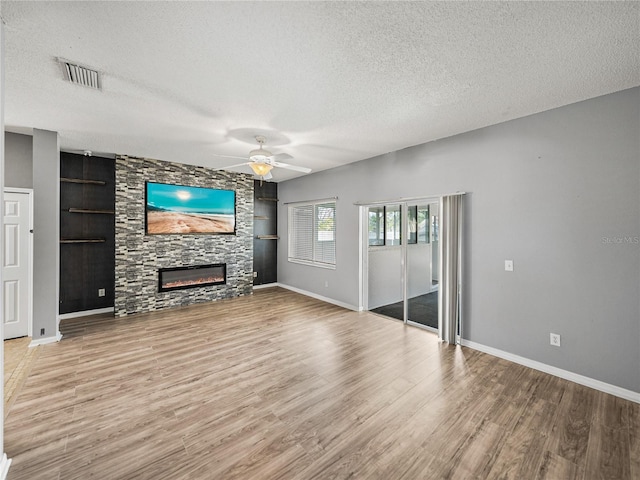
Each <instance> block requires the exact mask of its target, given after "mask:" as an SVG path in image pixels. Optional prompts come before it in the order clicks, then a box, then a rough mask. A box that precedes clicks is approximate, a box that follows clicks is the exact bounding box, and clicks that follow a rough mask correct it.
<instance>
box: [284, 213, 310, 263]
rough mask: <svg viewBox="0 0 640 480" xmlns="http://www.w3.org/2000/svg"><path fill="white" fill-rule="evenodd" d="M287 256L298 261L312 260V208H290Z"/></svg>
mask: <svg viewBox="0 0 640 480" xmlns="http://www.w3.org/2000/svg"><path fill="white" fill-rule="evenodd" d="M291 212H292V214H291V232H290V233H291V235H290V245H289V249H290V250H289V256H290V257H293V258H297V259H298V260H313V244H312V241H311V240H312V238H313V206H312V205H300V206H295V207H292V208H291Z"/></svg>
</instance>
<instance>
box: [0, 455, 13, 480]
mask: <svg viewBox="0 0 640 480" xmlns="http://www.w3.org/2000/svg"><path fill="white" fill-rule="evenodd" d="M10 465H11V459H10V458H7V454H6V453H4V454H3V455H2V460H0V480H5V478H7V473H9V466H10Z"/></svg>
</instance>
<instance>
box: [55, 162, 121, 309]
mask: <svg viewBox="0 0 640 480" xmlns="http://www.w3.org/2000/svg"><path fill="white" fill-rule="evenodd" d="M114 210H115V161H114V160H113V159H109V158H101V157H88V156H84V155H76V154H72V153H65V152H61V153H60V309H59V312H60V313H61V314H63V313H71V312H81V311H87V310H95V309H101V308H107V307H113V304H114V285H115V215H114ZM102 290H104V292H102ZM102 293H104V295H101V294H102Z"/></svg>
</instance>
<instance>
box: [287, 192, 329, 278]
mask: <svg viewBox="0 0 640 480" xmlns="http://www.w3.org/2000/svg"><path fill="white" fill-rule="evenodd" d="M289 261H290V262H296V263H304V264H305V265H315V266H317V267H325V268H335V267H336V202H335V201H333V200H332V201H326V200H322V201H318V202H311V203H304V204H295V205H290V206H289Z"/></svg>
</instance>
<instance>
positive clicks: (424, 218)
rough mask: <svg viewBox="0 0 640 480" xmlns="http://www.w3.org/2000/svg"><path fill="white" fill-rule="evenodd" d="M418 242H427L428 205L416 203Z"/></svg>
mask: <svg viewBox="0 0 640 480" xmlns="http://www.w3.org/2000/svg"><path fill="white" fill-rule="evenodd" d="M417 227H418V243H429V205H418V218H417Z"/></svg>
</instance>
